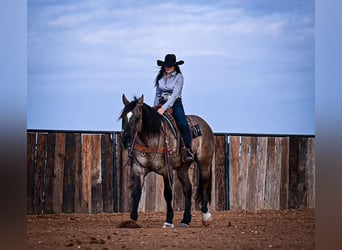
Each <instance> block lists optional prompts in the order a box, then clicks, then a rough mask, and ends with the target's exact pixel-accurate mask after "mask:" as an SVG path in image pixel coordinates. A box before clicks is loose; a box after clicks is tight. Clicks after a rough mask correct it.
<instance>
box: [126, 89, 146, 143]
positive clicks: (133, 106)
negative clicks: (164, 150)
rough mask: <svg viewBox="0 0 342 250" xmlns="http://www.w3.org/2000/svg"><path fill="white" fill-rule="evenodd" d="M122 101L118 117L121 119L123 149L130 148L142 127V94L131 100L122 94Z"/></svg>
mask: <svg viewBox="0 0 342 250" xmlns="http://www.w3.org/2000/svg"><path fill="white" fill-rule="evenodd" d="M122 102H123V104H124V105H125V107H124V109H123V111H122V113H121V116H120V118H121V119H122V131H121V140H122V145H123V146H124V148H125V149H127V148H130V147H131V146H132V144H133V143H134V140H135V137H136V136H137V134H138V133H139V132H140V131H141V128H142V107H143V104H144V95H142V96H141V97H140V98H139V99H135V100H133V101H132V102H130V101H128V100H127V98H126V96H125V95H124V94H123V95H122Z"/></svg>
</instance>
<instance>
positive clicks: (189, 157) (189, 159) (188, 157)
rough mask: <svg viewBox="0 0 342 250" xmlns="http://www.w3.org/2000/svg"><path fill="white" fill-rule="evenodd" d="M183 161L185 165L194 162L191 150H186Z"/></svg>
mask: <svg viewBox="0 0 342 250" xmlns="http://www.w3.org/2000/svg"><path fill="white" fill-rule="evenodd" d="M184 161H185V162H187V163H190V162H193V161H194V154H193V153H192V151H191V149H189V148H188V149H187V150H186V154H185V159H184Z"/></svg>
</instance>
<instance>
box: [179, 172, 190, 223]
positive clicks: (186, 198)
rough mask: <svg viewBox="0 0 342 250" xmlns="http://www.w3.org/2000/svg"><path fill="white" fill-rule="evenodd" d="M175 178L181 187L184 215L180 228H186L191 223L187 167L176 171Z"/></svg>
mask: <svg viewBox="0 0 342 250" xmlns="http://www.w3.org/2000/svg"><path fill="white" fill-rule="evenodd" d="M177 177H178V179H179V181H180V182H181V183H182V186H183V194H184V214H183V219H182V221H181V224H180V226H181V227H188V226H189V225H190V222H191V196H192V186H191V182H190V179H189V166H186V167H181V168H180V169H178V170H177Z"/></svg>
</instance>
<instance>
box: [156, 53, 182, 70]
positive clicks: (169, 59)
mask: <svg viewBox="0 0 342 250" xmlns="http://www.w3.org/2000/svg"><path fill="white" fill-rule="evenodd" d="M164 61H165V62H163V61H161V60H157V64H158V66H163V67H172V66H175V65H182V64H183V63H184V61H183V60H180V61H178V62H177V60H176V55H175V54H167V55H166V56H165V60H164Z"/></svg>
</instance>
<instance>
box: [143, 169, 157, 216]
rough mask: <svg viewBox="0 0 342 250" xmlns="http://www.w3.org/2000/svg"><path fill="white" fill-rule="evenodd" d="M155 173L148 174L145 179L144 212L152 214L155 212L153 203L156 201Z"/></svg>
mask: <svg viewBox="0 0 342 250" xmlns="http://www.w3.org/2000/svg"><path fill="white" fill-rule="evenodd" d="M156 176H157V174H156V173H149V174H148V175H147V176H146V177H145V181H146V182H145V190H144V192H145V197H144V198H145V199H144V200H143V201H142V202H145V212H153V211H154V210H155V203H156V202H155V201H156V199H157V194H156V191H157V185H156Z"/></svg>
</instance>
